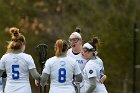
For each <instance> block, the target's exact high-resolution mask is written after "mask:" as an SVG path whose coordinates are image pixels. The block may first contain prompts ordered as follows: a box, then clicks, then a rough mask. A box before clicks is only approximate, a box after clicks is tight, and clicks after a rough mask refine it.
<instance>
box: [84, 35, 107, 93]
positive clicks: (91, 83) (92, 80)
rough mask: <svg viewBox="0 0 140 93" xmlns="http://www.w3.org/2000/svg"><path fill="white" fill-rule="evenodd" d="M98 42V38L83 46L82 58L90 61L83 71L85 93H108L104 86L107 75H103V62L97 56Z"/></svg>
mask: <svg viewBox="0 0 140 93" xmlns="http://www.w3.org/2000/svg"><path fill="white" fill-rule="evenodd" d="M98 41H99V40H98V38H93V39H92V41H89V42H87V43H85V44H84V45H83V51H82V56H83V57H84V58H85V59H87V60H88V62H87V64H86V66H85V68H84V70H83V73H84V81H85V82H84V87H85V93H108V92H107V90H106V87H105V85H104V84H103V82H104V79H103V77H104V78H105V77H106V75H104V74H103V70H104V68H103V64H102V60H101V59H100V58H99V57H97V56H96V54H95V53H96V52H95V51H96V45H97V44H98V43H99V42H98Z"/></svg>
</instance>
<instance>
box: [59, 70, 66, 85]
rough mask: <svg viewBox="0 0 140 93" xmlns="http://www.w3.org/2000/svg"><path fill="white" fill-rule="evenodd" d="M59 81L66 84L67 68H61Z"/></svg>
mask: <svg viewBox="0 0 140 93" xmlns="http://www.w3.org/2000/svg"><path fill="white" fill-rule="evenodd" d="M58 81H59V82H60V83H64V82H65V81H66V69H65V68H60V69H59V70H58Z"/></svg>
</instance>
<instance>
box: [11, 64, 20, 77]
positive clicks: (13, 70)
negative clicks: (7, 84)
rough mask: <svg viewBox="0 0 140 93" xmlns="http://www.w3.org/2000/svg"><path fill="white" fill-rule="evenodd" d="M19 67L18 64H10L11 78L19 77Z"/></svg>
mask: <svg viewBox="0 0 140 93" xmlns="http://www.w3.org/2000/svg"><path fill="white" fill-rule="evenodd" d="M17 68H19V65H12V78H13V79H19V71H18V70H17Z"/></svg>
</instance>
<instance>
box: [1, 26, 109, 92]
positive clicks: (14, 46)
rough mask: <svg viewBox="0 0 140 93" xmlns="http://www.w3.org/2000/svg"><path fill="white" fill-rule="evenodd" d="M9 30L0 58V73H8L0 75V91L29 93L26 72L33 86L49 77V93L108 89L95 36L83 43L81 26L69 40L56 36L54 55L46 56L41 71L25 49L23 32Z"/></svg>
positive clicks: (102, 90)
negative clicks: (8, 38) (4, 77)
mask: <svg viewBox="0 0 140 93" xmlns="http://www.w3.org/2000/svg"><path fill="white" fill-rule="evenodd" d="M9 32H10V33H11V40H10V41H9V42H8V46H7V51H6V53H5V54H4V55H3V56H2V58H1V60H0V75H1V76H2V74H3V73H4V71H6V74H7V77H6V81H5V80H3V77H1V78H0V93H32V90H31V86H30V81H29V73H30V74H31V76H32V77H33V78H34V79H35V85H36V86H39V85H41V86H45V84H46V82H47V80H48V79H49V78H50V89H49V93H108V92H107V90H106V87H105V85H104V84H103V82H104V81H105V80H106V75H105V74H104V66H103V62H102V60H101V59H100V58H99V57H98V56H97V54H98V52H97V45H98V44H99V39H98V38H97V37H93V38H92V40H90V41H88V42H86V43H84V44H83V40H82V37H81V35H80V33H79V32H80V29H79V28H76V31H74V32H73V33H72V34H71V35H70V36H69V44H68V43H67V42H66V41H65V40H62V39H58V40H56V42H55V44H54V46H55V47H54V51H55V56H53V57H51V58H49V59H47V60H46V62H45V66H44V69H43V71H42V74H41V75H40V74H39V73H38V71H37V70H36V66H35V63H34V60H33V58H32V56H31V55H29V54H26V53H24V50H25V47H26V39H25V37H24V35H22V34H21V33H20V32H19V29H18V28H15V27H12V28H10V29H9ZM69 45H70V46H71V48H70V49H69ZM4 81H5V82H4ZM5 83H6V84H5Z"/></svg>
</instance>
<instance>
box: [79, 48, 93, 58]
mask: <svg viewBox="0 0 140 93" xmlns="http://www.w3.org/2000/svg"><path fill="white" fill-rule="evenodd" d="M81 54H82V57H83V58H85V59H87V60H89V59H91V58H92V56H93V52H92V51H88V50H87V49H82V52H81Z"/></svg>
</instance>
